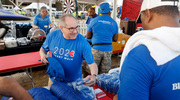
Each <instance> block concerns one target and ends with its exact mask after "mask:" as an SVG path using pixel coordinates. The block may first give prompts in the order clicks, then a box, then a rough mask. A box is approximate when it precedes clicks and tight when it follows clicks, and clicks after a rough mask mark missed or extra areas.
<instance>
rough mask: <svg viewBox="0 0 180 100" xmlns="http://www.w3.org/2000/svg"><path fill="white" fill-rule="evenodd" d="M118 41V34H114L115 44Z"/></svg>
mask: <svg viewBox="0 0 180 100" xmlns="http://www.w3.org/2000/svg"><path fill="white" fill-rule="evenodd" d="M117 40H118V34H114V36H113V42H116V41H117Z"/></svg>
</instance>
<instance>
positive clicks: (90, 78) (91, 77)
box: [83, 75, 96, 87]
mask: <svg viewBox="0 0 180 100" xmlns="http://www.w3.org/2000/svg"><path fill="white" fill-rule="evenodd" d="M88 79H89V81H88V82H86V83H84V85H86V86H90V87H93V86H94V85H95V83H96V77H95V76H94V75H88V76H87V77H86V78H84V79H83V80H88Z"/></svg>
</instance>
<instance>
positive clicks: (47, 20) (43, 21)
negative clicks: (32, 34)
mask: <svg viewBox="0 0 180 100" xmlns="http://www.w3.org/2000/svg"><path fill="white" fill-rule="evenodd" d="M33 24H34V25H36V26H38V27H39V28H40V29H42V30H44V31H45V32H46V33H48V32H49V28H48V27H49V24H51V20H50V18H49V16H45V17H44V19H43V18H42V17H41V14H40V13H39V14H37V15H36V16H35V17H34V20H33ZM45 25H47V26H48V27H47V28H45V27H44V26H45Z"/></svg>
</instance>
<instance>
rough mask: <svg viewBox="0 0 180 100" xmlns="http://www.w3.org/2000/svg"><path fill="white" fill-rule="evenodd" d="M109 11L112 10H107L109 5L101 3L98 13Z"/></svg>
mask: <svg viewBox="0 0 180 100" xmlns="http://www.w3.org/2000/svg"><path fill="white" fill-rule="evenodd" d="M111 10H113V9H112V8H109V3H107V2H104V3H101V4H100V13H101V14H103V13H108V12H110V11H111Z"/></svg>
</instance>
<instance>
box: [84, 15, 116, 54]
mask: <svg viewBox="0 0 180 100" xmlns="http://www.w3.org/2000/svg"><path fill="white" fill-rule="evenodd" d="M87 30H88V31H92V33H93V35H92V44H96V43H112V41H113V40H112V39H113V36H114V35H115V34H118V25H117V23H116V21H115V20H113V19H112V18H111V17H110V16H109V15H102V16H98V17H96V18H94V19H93V20H92V21H91V23H90V24H89V27H88V28H87ZM93 49H97V50H100V51H112V45H96V46H93Z"/></svg>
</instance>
